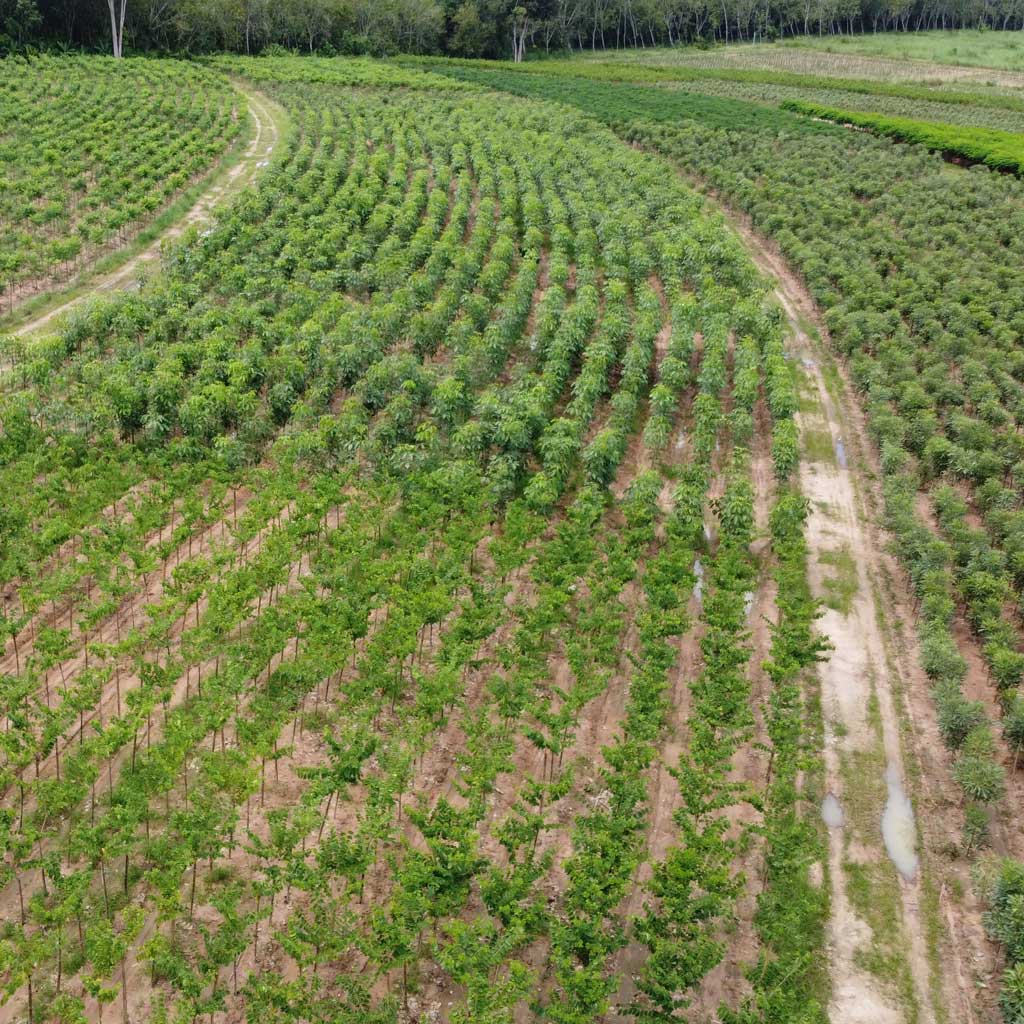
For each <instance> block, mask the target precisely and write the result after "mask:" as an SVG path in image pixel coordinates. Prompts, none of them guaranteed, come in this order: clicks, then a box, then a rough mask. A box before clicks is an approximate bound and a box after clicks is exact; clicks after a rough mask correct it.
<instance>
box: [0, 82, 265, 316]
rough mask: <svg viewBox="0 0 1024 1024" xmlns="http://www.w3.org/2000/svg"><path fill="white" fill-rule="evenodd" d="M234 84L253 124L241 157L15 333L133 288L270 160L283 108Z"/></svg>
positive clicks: (240, 85) (246, 87)
mask: <svg viewBox="0 0 1024 1024" xmlns="http://www.w3.org/2000/svg"><path fill="white" fill-rule="evenodd" d="M234 86H235V88H236V89H237V90H238V92H239V93H240V94H241V95H242V96H243V97H244V98H245V100H246V102H247V104H248V109H249V112H250V114H251V115H252V118H253V122H254V124H255V130H254V131H253V135H252V138H251V139H250V141H249V144H248V146H247V147H246V149H245V152H244V153H243V154H242V155H241V157H239V158H238V160H237V162H235V163H234V164H232V165H231V166H230V167H229V168H228V169H227V170H226V173H223V174H216V175H215V178H214V181H213V183H212V184H211V187H210V188H209V189H207V191H206V192H204V193H203V194H202V195H201V196H200V197H199V199H198V200H196V202H195V204H194V205H193V206H192V208H191V209H190V210H189V211H188V213H186V214H185V216H184V217H182V218H181V220H179V221H177V222H176V223H175V224H172V225H171V227H169V228H168V229H167V230H166V231H164V232H161V234H160V235H159V236H158V237H157V238H155V239H154V240H153V241H152V242H150V244H149V245H147V246H146V248H145V249H143V250H142V251H141V252H140V253H138V254H137V255H136V256H133V257H132V258H131V259H130V260H128V262H127V263H124V264H122V265H121V266H120V267H118V268H117V269H116V270H113V271H111V272H110V273H109V274H104V275H101V276H99V277H96V278H94V279H93V280H92V281H91V282H90V283H89V287H88V290H87V291H85V292H83V293H81V294H76V295H74V297H73V298H70V299H68V301H66V302H63V303H61V304H60V305H58V306H55V307H53V308H52V309H48V310H46V311H45V312H44V313H41V314H40V315H39V316H35V317H32V319H30V320H28V321H26V322H25V323H23V324H21V325H20V326H19V327H16V328H15V329H14V330H13V331H12V332H11V333H12V334H14V335H16V336H23V335H28V334H36V333H38V332H39V331H41V330H43V329H44V328H46V327H48V326H50V325H52V324H54V323H55V321H57V320H58V318H60V317H61V316H63V315H64V314H65V313H68V312H70V311H71V310H72V309H73V308H74V307H75V306H77V305H79V304H80V303H82V302H84V301H86V300H87V299H91V298H92V297H94V296H96V295H102V294H104V293H107V292H115V291H122V290H124V289H127V288H131V287H132V286H133V285H134V284H135V282H136V281H138V279H139V276H140V275H141V274H142V273H143V272H144V271H145V270H147V269H148V268H150V267H152V266H154V265H155V264H158V263H159V260H160V252H161V250H162V247H163V245H164V243H165V242H171V241H174V239H176V238H179V237H181V235H183V234H184V233H185V231H186V230H187V229H188V228H190V227H192V226H194V225H196V226H200V225H203V224H209V223H210V222H211V221H212V220H213V211H214V210H215V209H216V207H217V206H218V205H219V204H220V203H221V202H223V201H224V200H225V199H227V198H229V197H230V196H231V195H233V194H235V193H236V192H238V191H240V190H241V189H243V188H246V187H247V186H248V185H251V184H252V182H253V181H254V180H255V179H256V176H257V175H258V174H259V172H260V170H261V169H262V168H263V167H264V166H266V164H267V162H268V161H269V159H270V156H271V154H272V153H273V151H274V148H275V147H276V146H277V143H278V142H279V140H280V138H281V131H282V125H283V123H284V119H285V118H284V112H283V111H282V110H281V109H280V107H278V106H277V104H276V103H273V102H272V101H271V100H269V99H267V97H266V96H263V95H262V94H261V93H258V92H256V91H255V90H253V89H252V88H250V87H249V86H248V85H246V84H245V83H241V82H238V81H235V82H234Z"/></svg>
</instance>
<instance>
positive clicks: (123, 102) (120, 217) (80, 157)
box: [0, 58, 244, 307]
mask: <svg viewBox="0 0 1024 1024" xmlns="http://www.w3.org/2000/svg"><path fill="white" fill-rule="evenodd" d="M0 126H2V133H0V158H2V160H3V165H4V181H3V186H2V189H0V288H2V289H3V291H4V297H5V298H6V300H7V304H8V307H11V306H13V303H14V301H15V300H16V299H21V298H23V297H24V296H26V295H28V294H30V293H32V292H37V291H39V290H41V289H44V288H50V287H52V286H53V285H55V284H56V283H57V282H61V281H66V280H67V279H68V278H69V277H71V276H72V275H73V274H74V273H75V272H76V271H77V270H80V269H81V268H83V267H85V266H87V265H89V264H90V263H92V262H95V260H96V258H97V257H98V255H100V254H102V253H104V252H106V251H109V250H110V249H111V248H116V247H118V246H120V245H123V244H124V243H125V242H126V241H128V240H129V239H131V237H132V236H133V235H135V234H137V233H138V231H139V230H140V228H142V227H143V226H144V225H146V224H147V222H149V221H152V220H153V219H154V217H155V216H156V215H157V214H158V213H159V212H160V211H161V210H162V209H163V208H164V207H166V206H167V205H168V204H169V203H170V202H171V201H172V200H173V199H174V198H175V196H176V195H178V194H180V193H181V192H183V191H184V190H185V189H186V188H187V187H188V186H189V185H190V184H191V183H193V182H194V181H195V180H196V179H197V178H199V177H200V176H202V175H203V174H204V173H205V172H206V171H208V170H209V168H210V167H211V165H212V164H213V163H214V162H215V161H216V160H217V159H219V158H220V157H221V156H222V155H223V154H224V153H225V151H226V149H227V148H228V147H229V146H230V144H231V143H232V142H233V140H234V139H235V138H236V137H237V136H238V135H239V133H240V132H241V131H242V130H243V128H244V120H243V118H242V117H241V111H240V109H239V103H238V95H237V93H236V92H235V91H234V90H233V89H232V88H231V86H230V85H229V83H228V82H227V80H226V79H224V78H223V77H222V76H219V75H215V74H211V73H210V72H208V71H206V70H204V69H203V68H199V67H196V66H195V65H192V64H186V63H175V62H172V61H127V62H124V63H121V62H119V61H115V60H113V59H111V60H109V61H108V60H100V59H85V58H82V59H76V58H61V59H47V58H40V59H34V60H31V61H26V60H19V59H16V58H11V59H9V60H4V61H3V62H2V63H0Z"/></svg>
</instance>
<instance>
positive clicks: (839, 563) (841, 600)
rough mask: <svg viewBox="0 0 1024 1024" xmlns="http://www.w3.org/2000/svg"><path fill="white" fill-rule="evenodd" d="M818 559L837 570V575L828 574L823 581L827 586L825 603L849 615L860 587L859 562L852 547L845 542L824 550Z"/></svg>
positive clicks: (823, 584)
mask: <svg viewBox="0 0 1024 1024" xmlns="http://www.w3.org/2000/svg"><path fill="white" fill-rule="evenodd" d="M818 561H819V562H820V563H821V564H822V565H827V566H829V567H830V568H831V569H833V570H834V571H835V575H833V576H826V577H824V578H823V579H822V581H821V585H822V586H823V587H824V588H825V605H826V606H827V607H829V608H831V609H832V610H833V611H837V612H841V613H842V614H843V615H849V614H850V609H851V608H852V607H853V599H854V596H855V595H856V593H857V589H858V583H857V563H856V562H855V561H854V559H853V554H852V552H851V551H850V548H849V547H848V546H847V545H845V544H844V545H843V546H842V547H841V548H836V550H834V551H823V552H822V553H821V554H820V555H819V556H818Z"/></svg>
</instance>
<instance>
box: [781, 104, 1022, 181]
mask: <svg viewBox="0 0 1024 1024" xmlns="http://www.w3.org/2000/svg"><path fill="white" fill-rule="evenodd" d="M782 107H783V109H784V110H792V111H795V112H797V113H800V114H806V115H807V116H808V117H813V118H817V119H819V120H825V121H836V122H838V123H840V124H852V125H855V126H857V127H859V128H870V129H871V130H872V131H875V132H878V133H879V134H881V135H887V136H888V137H889V138H892V139H896V140H898V141H900V142H913V143H916V144H918V145H920V146H925V147H926V148H927V149H932V150H938V151H939V152H941V153H949V154H951V155H953V156H959V157H963V158H964V159H966V160H970V161H973V162H975V163H981V164H985V165H986V166H987V167H992V168H994V169H995V170H998V171H1012V172H1013V173H1015V174H1024V140H1022V139H1021V137H1020V135H1019V134H1016V133H1014V132H1006V131H998V130H996V129H993V128H974V127H970V126H967V125H952V124H936V123H934V122H930V121H915V120H912V119H910V118H907V117H886V116H884V115H882V114H869V113H863V112H861V111H853V110H837V109H835V108H834V107H823V106H819V105H817V104H814V103H805V102H803V101H801V100H786V101H784V102H783V104H782Z"/></svg>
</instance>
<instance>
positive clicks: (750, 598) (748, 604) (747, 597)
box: [743, 590, 754, 619]
mask: <svg viewBox="0 0 1024 1024" xmlns="http://www.w3.org/2000/svg"><path fill="white" fill-rule="evenodd" d="M753 607H754V592H753V591H752V590H748V591H747V592H746V593H745V594H744V595H743V614H744V615H745V616H746V617H747V618H748V619H749V618H750V611H751V609H752V608H753Z"/></svg>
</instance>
